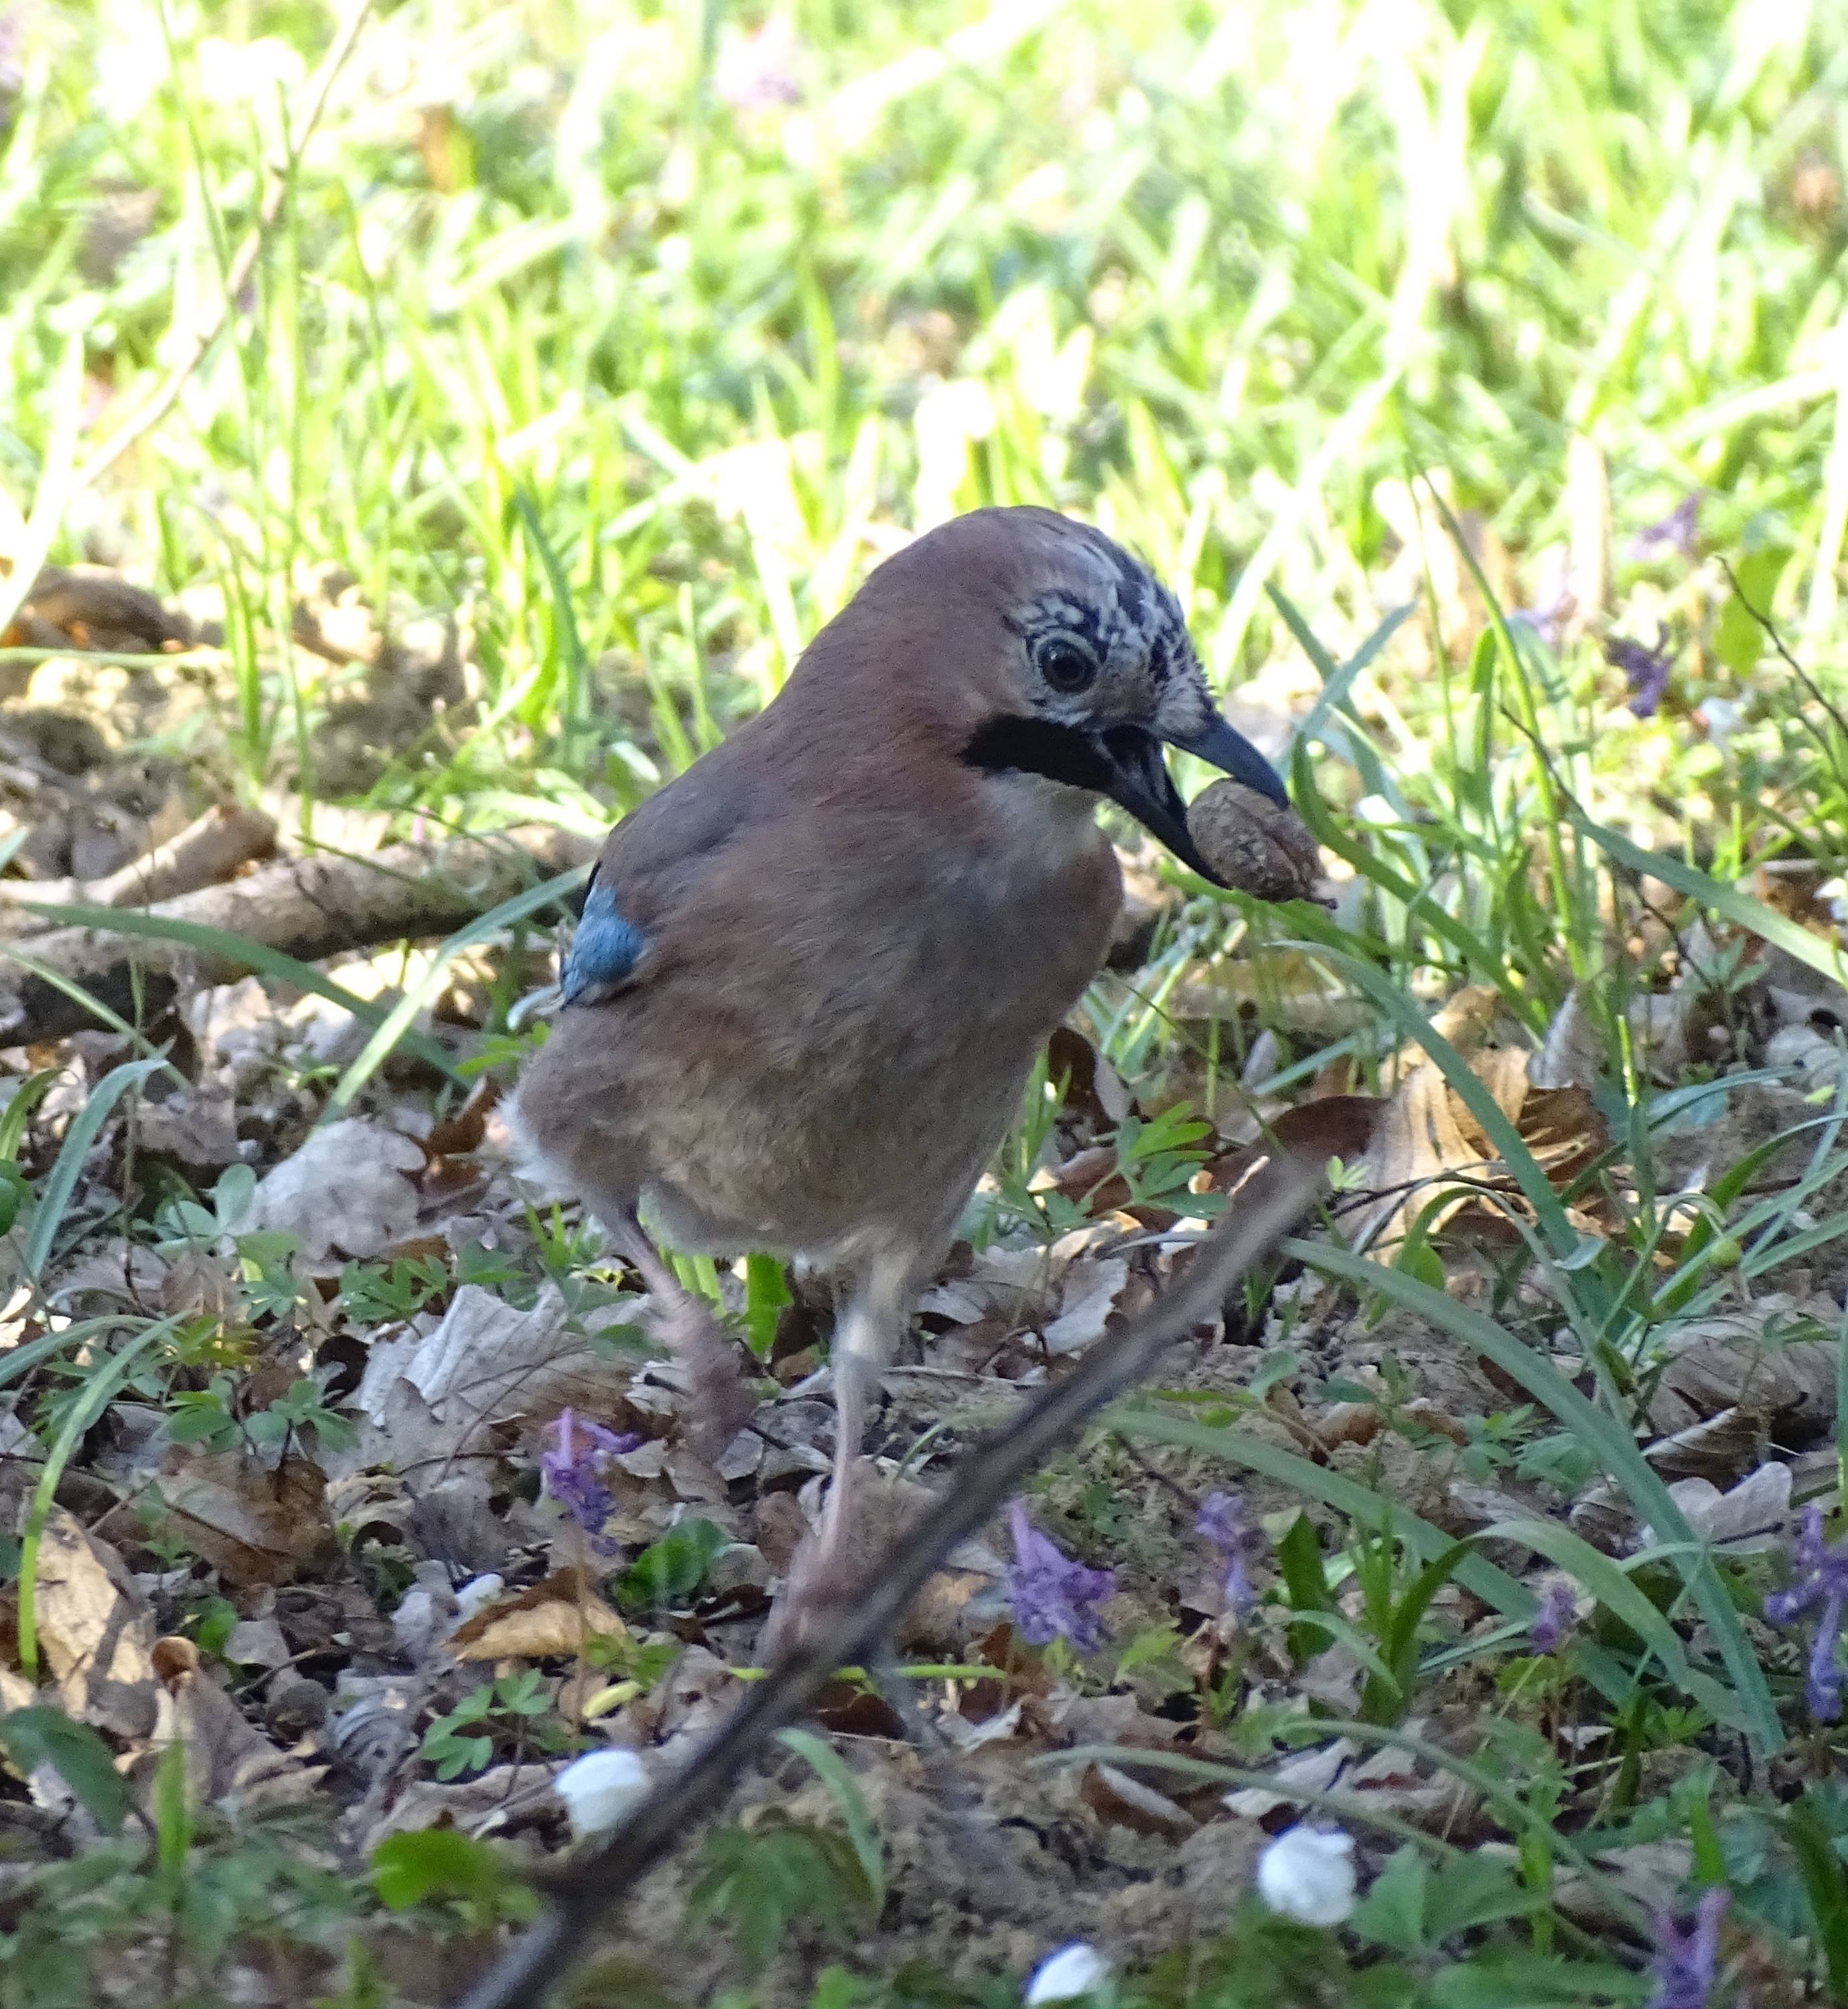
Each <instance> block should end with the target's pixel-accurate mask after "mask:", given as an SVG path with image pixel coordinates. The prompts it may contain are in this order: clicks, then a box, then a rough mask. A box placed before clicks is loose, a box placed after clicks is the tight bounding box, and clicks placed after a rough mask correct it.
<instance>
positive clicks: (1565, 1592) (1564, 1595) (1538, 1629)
mask: <svg viewBox="0 0 1848 2009" xmlns="http://www.w3.org/2000/svg"><path fill="white" fill-rule="evenodd" d="M1577 1617H1578V1610H1577V1606H1576V1605H1575V1603H1573V1596H1572V1586H1571V1585H1570V1584H1569V1583H1555V1584H1554V1585H1553V1586H1552V1587H1551V1588H1550V1589H1548V1592H1547V1593H1546V1596H1545V1599H1544V1600H1542V1601H1541V1607H1540V1611H1539V1614H1538V1617H1536V1618H1535V1619H1534V1623H1533V1624H1532V1625H1531V1626H1530V1627H1529V1628H1527V1637H1528V1638H1529V1639H1531V1640H1532V1641H1533V1642H1534V1652H1535V1653H1558V1652H1559V1649H1560V1648H1561V1647H1562V1646H1564V1645H1565V1643H1566V1635H1567V1634H1568V1633H1569V1632H1571V1630H1572V1628H1573V1621H1575V1620H1576V1619H1577Z"/></svg>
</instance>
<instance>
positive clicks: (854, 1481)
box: [758, 1458, 887, 1665]
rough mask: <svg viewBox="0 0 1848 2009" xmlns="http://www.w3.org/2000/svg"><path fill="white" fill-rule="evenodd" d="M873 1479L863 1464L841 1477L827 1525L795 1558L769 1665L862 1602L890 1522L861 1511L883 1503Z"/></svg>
mask: <svg viewBox="0 0 1848 2009" xmlns="http://www.w3.org/2000/svg"><path fill="white" fill-rule="evenodd" d="M870 1479H871V1476H870V1474H869V1473H868V1472H867V1464H866V1461H865V1460H864V1459H860V1458H856V1459H854V1460H853V1462H852V1463H851V1464H849V1465H845V1466H843V1467H842V1469H840V1470H839V1471H838V1472H836V1474H835V1481H834V1484H833V1486H832V1488H831V1489H830V1490H829V1492H828V1504H827V1505H826V1506H825V1508H823V1509H822V1511H821V1520H820V1521H819V1522H818V1523H817V1525H815V1526H814V1527H813V1528H811V1529H810V1530H809V1532H808V1533H807V1535H805V1536H803V1539H802V1541H801V1543H800V1544H799V1546H798V1547H797V1548H796V1553H795V1554H794V1555H793V1556H792V1557H790V1558H789V1568H788V1570H787V1571H786V1573H785V1575H784V1578H783V1587H782V1593H781V1594H780V1595H779V1597H778V1598H777V1600H776V1603H775V1607H774V1609H773V1610H771V1614H770V1618H769V1622H768V1624H767V1625H765V1626H764V1635H763V1638H762V1639H761V1640H760V1642H758V1651H759V1653H761V1656H762V1657H763V1659H764V1663H765V1664H766V1665H768V1664H769V1663H771V1661H774V1660H778V1659H779V1658H780V1657H781V1656H782V1655H783V1654H784V1653H788V1652H789V1650H790V1649H792V1648H793V1647H796V1646H800V1645H801V1644H802V1643H803V1642H804V1641H805V1640H807V1639H808V1637H809V1636H810V1634H811V1633H812V1632H814V1630H815V1629H816V1628H817V1627H818V1625H820V1624H821V1622H822V1621H823V1620H824V1619H826V1618H830V1617H833V1616H834V1615H835V1614H836V1613H837V1612H838V1611H839V1610H840V1608H841V1607H842V1605H844V1604H846V1603H852V1602H854V1601H856V1600H857V1596H858V1593H859V1590H860V1584H861V1582H862V1581H863V1579H864V1577H865V1575H866V1574H867V1570H868V1568H870V1566H871V1564H873V1562H874V1560H875V1557H874V1549H875V1547H877V1546H878V1542H879V1540H880V1538H881V1537H882V1536H883V1535H884V1533H885V1526H884V1522H885V1518H887V1517H885V1515H881V1514H878V1513H876V1512H875V1513H873V1514H871V1515H867V1514H866V1513H864V1512H862V1511H861V1508H862V1507H863V1506H864V1505H865V1504H867V1503H868V1502H869V1501H874V1500H876V1498H877V1489H876V1488H875V1487H874V1486H872V1485H871V1483H870ZM869 1522H873V1523H877V1524H878V1525H876V1526H874V1527H872V1528H871V1530H870V1532H871V1535H872V1537H873V1539H872V1540H868V1539H867V1537H868V1533H869V1526H868V1524H869Z"/></svg>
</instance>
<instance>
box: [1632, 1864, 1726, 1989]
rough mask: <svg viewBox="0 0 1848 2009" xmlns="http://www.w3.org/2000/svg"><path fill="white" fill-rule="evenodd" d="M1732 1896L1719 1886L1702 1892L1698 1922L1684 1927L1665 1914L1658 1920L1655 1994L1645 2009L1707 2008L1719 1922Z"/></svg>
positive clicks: (1653, 1970) (1651, 1972)
mask: <svg viewBox="0 0 1848 2009" xmlns="http://www.w3.org/2000/svg"><path fill="white" fill-rule="evenodd" d="M1728 1896H1729V1893H1728V1892H1727V1890H1726V1889H1725V1888H1724V1887H1723V1886H1722V1885H1720V1884H1718V1883H1715V1884H1714V1885H1712V1886H1711V1887H1709V1888H1708V1889H1707V1890H1703V1891H1702V1892H1701V1901H1700V1903H1699V1904H1697V1905H1696V1906H1695V1908H1694V1922H1693V1924H1692V1925H1690V1926H1683V1925H1682V1924H1681V1923H1680V1921H1679V1920H1678V1919H1673V1918H1671V1917H1670V1916H1669V1914H1668V1913H1667V1912H1658V1913H1657V1914H1656V1919H1655V1949H1656V1951H1655V1959H1654V1960H1653V1961H1651V1963H1650V1967H1649V1978H1650V1979H1651V1980H1652V1981H1653V1982H1655V1993H1653V1994H1652V1995H1651V1997H1649V2000H1648V2003H1647V2004H1645V2005H1644V2009H1707V1998H1708V1997H1709V1996H1710V1995H1711V1993H1713V1982H1714V1975H1715V1970H1716V1969H1717V1968H1718V1967H1719V1922H1720V1920H1721V1919H1722V1918H1723V1917H1724V1916H1725V1915H1726V1901H1727V1898H1728Z"/></svg>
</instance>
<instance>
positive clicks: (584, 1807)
mask: <svg viewBox="0 0 1848 2009" xmlns="http://www.w3.org/2000/svg"><path fill="white" fill-rule="evenodd" d="M649 1783H650V1782H649V1779H648V1771H647V1766H645V1765H644V1764H643V1763H642V1761H641V1760H640V1759H639V1758H638V1757H637V1756H636V1755H635V1753H634V1752H633V1751H587V1752H585V1753H584V1755H583V1757H581V1758H574V1759H573V1760H572V1762H571V1763H569V1765H567V1766H566V1767H565V1769H564V1770H563V1771H562V1772H561V1773H559V1775H558V1777H556V1778H555V1779H554V1780H552V1791H554V1792H555V1793H556V1794H557V1795H558V1796H559V1798H560V1799H561V1800H562V1801H563V1802H565V1811H566V1813H568V1814H569V1816H571V1832H572V1834H573V1835H575V1836H576V1837H579V1838H580V1839H581V1838H582V1837H583V1836H585V1835H587V1834H605V1833H606V1832H607V1831H608V1830H609V1829H611V1828H612V1827H615V1825H616V1823H618V1822H619V1820H621V1819H623V1816H624V1815H626V1813H627V1812H629V1810H630V1808H631V1807H633V1806H634V1805H636V1804H637V1802H639V1801H640V1800H641V1799H643V1798H645V1797H646V1795H647V1791H648V1787H649Z"/></svg>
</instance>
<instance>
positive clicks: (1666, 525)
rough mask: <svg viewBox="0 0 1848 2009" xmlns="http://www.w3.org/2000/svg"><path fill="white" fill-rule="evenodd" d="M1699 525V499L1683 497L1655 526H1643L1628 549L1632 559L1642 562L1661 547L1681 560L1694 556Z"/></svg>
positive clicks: (1689, 496)
mask: <svg viewBox="0 0 1848 2009" xmlns="http://www.w3.org/2000/svg"><path fill="white" fill-rule="evenodd" d="M1700 525H1701V498H1700V497H1699V496H1697V495H1686V496H1683V498H1682V499H1681V500H1680V501H1679V502H1678V503H1676V505H1675V507H1674V508H1672V509H1671V510H1670V511H1669V513H1668V514H1667V516H1664V517H1663V518H1662V519H1661V520H1660V521H1659V522H1658V523H1645V524H1644V526H1643V527H1642V529H1641V530H1639V531H1637V534H1636V538H1635V540H1634V542H1633V544H1631V546H1630V551H1631V554H1632V555H1633V556H1635V557H1637V558H1642V557H1645V556H1647V555H1648V553H1650V552H1651V551H1655V550H1657V549H1658V547H1661V546H1662V545H1664V544H1665V545H1666V546H1667V547H1669V550H1670V551H1679V552H1680V554H1681V555H1682V557H1683V558H1692V557H1693V556H1694V539H1695V537H1696V536H1697V534H1698V533H1699V530H1700Z"/></svg>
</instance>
